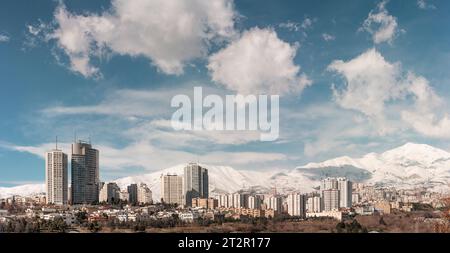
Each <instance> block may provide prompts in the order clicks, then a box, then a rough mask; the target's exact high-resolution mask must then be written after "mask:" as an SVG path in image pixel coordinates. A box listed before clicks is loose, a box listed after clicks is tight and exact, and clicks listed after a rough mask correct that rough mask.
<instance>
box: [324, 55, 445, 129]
mask: <svg viewBox="0 0 450 253" xmlns="http://www.w3.org/2000/svg"><path fill="white" fill-rule="evenodd" d="M328 70H330V71H335V72H337V73H339V74H340V75H342V76H343V77H344V78H345V81H346V82H345V86H344V87H343V88H337V87H335V86H333V92H334V99H335V101H336V103H337V104H338V105H340V106H341V107H343V108H346V109H352V110H355V111H359V112H361V113H363V114H364V115H366V116H367V117H368V118H369V119H371V120H373V121H374V122H375V123H376V124H377V125H378V127H379V133H380V134H386V133H389V132H392V131H394V130H396V129H395V128H394V127H393V126H392V124H391V123H392V122H388V121H387V117H386V116H387V115H388V114H389V113H391V112H388V111H387V110H386V109H385V108H386V105H387V104H389V103H395V102H400V101H404V102H406V103H407V102H408V101H410V102H411V103H410V105H409V106H408V107H412V108H413V109H412V110H410V109H404V108H402V109H400V114H401V115H397V116H398V117H401V118H402V120H403V121H404V122H405V123H407V124H408V125H409V126H411V127H412V128H413V129H414V130H416V131H417V132H419V133H421V134H423V135H426V136H432V137H438V136H440V137H448V136H450V134H448V133H447V132H448V131H445V130H444V129H445V128H447V129H448V127H450V120H449V118H448V115H447V114H445V113H444V112H441V113H440V114H439V113H438V112H439V110H440V109H441V108H446V107H445V105H444V104H443V100H442V99H441V98H440V97H439V96H438V95H437V94H436V93H435V92H434V90H433V88H432V87H431V86H430V85H429V83H428V81H427V80H426V79H425V78H424V77H422V76H417V75H415V74H414V73H412V72H405V71H403V70H402V68H401V65H400V63H390V62H388V61H386V60H385V59H384V57H383V56H382V55H381V54H380V53H379V52H378V51H377V50H375V49H370V50H368V51H366V52H364V53H363V54H361V55H359V56H357V57H356V58H354V59H352V60H350V61H348V62H344V61H342V60H337V61H333V62H332V63H331V64H330V65H329V66H328ZM394 117H396V116H394Z"/></svg>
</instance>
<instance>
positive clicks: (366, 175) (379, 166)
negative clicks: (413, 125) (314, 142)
mask: <svg viewBox="0 0 450 253" xmlns="http://www.w3.org/2000/svg"><path fill="white" fill-rule="evenodd" d="M298 169H299V170H301V171H302V172H304V173H307V174H310V175H311V174H312V175H316V177H317V176H324V175H330V176H333V175H335V174H339V175H347V176H348V177H349V178H352V179H353V180H356V181H363V182H367V183H373V184H382V185H392V186H396V187H403V188H408V187H417V186H424V187H428V188H436V189H439V188H448V187H449V183H450V153H449V152H446V151H444V150H441V149H438V148H435V147H432V146H429V145H425V144H414V143H407V144H405V145H403V146H401V147H398V148H395V149H392V150H389V151H386V152H384V153H381V154H377V153H369V154H367V155H365V156H363V157H361V158H356V159H353V158H350V157H339V158H335V159H331V160H328V161H325V162H321V163H309V164H307V165H305V166H302V167H299V168H298Z"/></svg>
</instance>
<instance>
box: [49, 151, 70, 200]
mask: <svg viewBox="0 0 450 253" xmlns="http://www.w3.org/2000/svg"><path fill="white" fill-rule="evenodd" d="M45 186H46V202H47V204H50V203H52V204H55V205H66V204H67V198H68V194H67V188H68V182H67V155H66V154H64V153H63V152H62V151H61V150H58V149H54V150H52V151H50V152H47V153H45Z"/></svg>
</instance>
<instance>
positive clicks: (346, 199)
mask: <svg viewBox="0 0 450 253" xmlns="http://www.w3.org/2000/svg"><path fill="white" fill-rule="evenodd" d="M337 184H338V190H339V207H344V208H350V207H352V182H350V181H349V180H347V179H346V178H338V179H337Z"/></svg>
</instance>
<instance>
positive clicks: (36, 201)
mask: <svg viewBox="0 0 450 253" xmlns="http://www.w3.org/2000/svg"><path fill="white" fill-rule="evenodd" d="M71 152H72V153H71V156H70V157H71V160H70V165H71V168H70V173H71V178H70V179H71V181H70V187H69V182H68V181H69V180H68V174H69V168H68V164H69V161H68V155H67V154H66V153H64V152H63V151H62V150H60V149H58V147H57V145H56V148H55V149H53V150H51V151H49V152H46V154H45V190H46V192H45V194H37V195H34V196H29V197H22V196H13V197H10V198H4V199H0V222H2V221H5V220H7V219H11V218H12V217H14V216H11V214H9V213H8V210H5V209H2V207H5V206H10V205H16V204H19V205H24V206H27V207H29V208H28V209H27V211H26V213H25V214H24V215H25V216H26V217H40V218H41V219H45V220H53V219H56V218H62V219H63V220H64V221H66V223H67V224H73V222H75V221H74V220H75V217H76V216H77V214H78V213H79V212H87V215H88V219H89V221H106V220H108V221H111V219H113V220H117V221H119V222H128V221H142V220H144V221H148V220H157V219H164V218H170V217H173V215H176V216H177V217H179V219H180V220H182V221H183V222H192V221H194V220H197V219H199V218H204V219H218V218H221V219H226V218H231V219H241V218H242V217H254V218H259V217H266V218H274V217H277V216H283V217H290V218H293V219H308V218H320V217H329V218H333V219H336V220H342V219H344V217H345V216H346V215H373V214H376V213H379V214H390V213H392V212H395V211H401V212H411V211H413V210H414V206H415V204H417V203H425V204H428V205H430V206H432V207H433V208H439V207H440V206H442V201H441V197H442V196H441V195H440V194H438V193H433V192H428V191H426V189H422V188H418V189H412V190H411V189H410V190H406V189H405V190H403V189H401V190H398V189H395V188H393V187H377V186H372V185H365V184H362V183H355V182H351V181H350V180H349V179H347V178H345V177H327V178H324V179H322V180H321V181H320V187H318V188H317V190H315V191H313V192H308V193H300V192H283V193H278V192H277V190H276V188H274V190H273V191H272V192H271V193H269V194H268V193H267V192H256V191H252V190H244V189H243V190H240V191H238V192H230V193H222V194H217V193H214V195H211V193H210V190H209V174H208V169H206V168H204V167H202V166H201V165H200V164H198V163H189V164H188V165H186V166H185V167H184V168H183V174H182V175H177V174H171V173H169V174H165V175H161V177H160V191H161V192H160V193H161V195H160V196H161V198H160V199H159V200H157V201H153V196H152V191H151V190H150V187H149V186H147V185H146V184H145V183H142V182H141V183H132V184H130V185H128V186H126V187H123V188H122V189H121V188H120V187H119V185H118V184H117V183H116V182H101V181H100V177H99V176H100V175H99V167H100V166H99V151H98V150H97V149H94V148H93V147H92V145H91V143H90V142H89V143H88V142H83V141H75V142H74V143H73V144H72V150H71ZM269 187H270V186H266V188H269ZM224 190H226V189H224ZM154 202H155V203H156V202H160V203H161V204H155V203H154ZM124 206H125V207H124ZM36 207H42V208H41V209H37V208H36Z"/></svg>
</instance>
